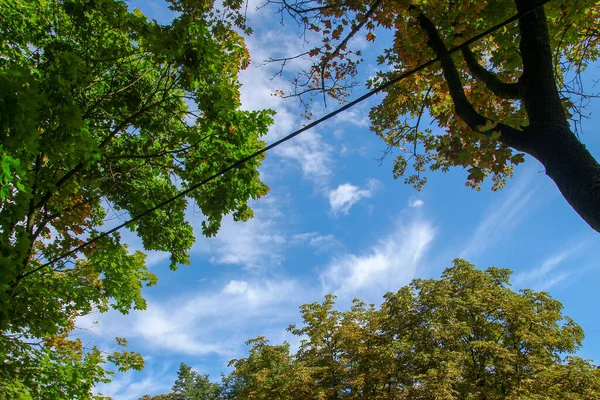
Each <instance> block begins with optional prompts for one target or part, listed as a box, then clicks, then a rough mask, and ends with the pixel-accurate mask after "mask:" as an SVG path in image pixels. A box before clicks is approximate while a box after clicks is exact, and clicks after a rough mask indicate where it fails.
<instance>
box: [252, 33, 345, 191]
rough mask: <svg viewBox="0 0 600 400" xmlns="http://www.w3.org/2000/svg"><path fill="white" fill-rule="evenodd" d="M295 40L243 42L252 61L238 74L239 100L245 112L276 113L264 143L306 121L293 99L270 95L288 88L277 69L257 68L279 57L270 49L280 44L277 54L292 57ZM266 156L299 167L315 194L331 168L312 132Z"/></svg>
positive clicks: (329, 155) (327, 148)
mask: <svg viewBox="0 0 600 400" xmlns="http://www.w3.org/2000/svg"><path fill="white" fill-rule="evenodd" d="M297 41H298V38H297V37H296V36H293V35H287V36H286V35H284V37H282V35H281V34H280V33H275V32H268V33H266V34H262V35H259V36H252V37H250V38H249V39H248V40H247V45H248V48H249V50H250V54H252V57H253V59H254V60H259V61H258V62H255V64H252V65H251V66H250V67H249V68H248V69H247V70H246V71H244V72H242V74H241V75H240V81H241V83H242V85H243V86H242V89H241V99H242V105H243V108H245V109H252V110H256V109H265V108H270V109H272V110H274V111H275V112H276V115H275V117H274V123H273V125H272V126H271V128H270V129H269V133H268V134H267V136H266V137H265V140H266V142H267V143H272V142H274V141H276V140H278V139H281V138H282V137H283V136H285V135H288V134H290V133H292V132H293V131H295V130H297V129H299V128H301V127H302V126H303V124H304V123H306V120H304V119H303V118H302V117H301V116H300V114H301V111H302V110H301V108H299V104H298V102H297V100H296V99H290V100H289V101H286V100H284V99H281V98H280V97H277V96H273V92H274V91H275V90H276V89H284V90H286V89H287V88H289V82H287V81H286V80H285V79H283V78H281V77H280V76H275V75H276V73H277V72H278V70H279V68H280V66H279V65H276V64H266V65H263V66H259V64H260V62H261V61H262V60H264V59H266V58H268V57H270V56H279V55H274V54H273V53H272V51H273V49H281V47H282V46H281V44H282V43H284V44H286V45H285V46H284V49H282V50H281V51H282V52H283V53H282V54H281V55H289V54H292V53H291V52H292V51H297V49H298V48H300V47H299V44H293V43H295V42H297ZM306 63H307V60H304V59H302V58H299V59H295V60H293V62H291V63H288V64H287V65H286V68H287V69H288V70H289V71H296V69H297V68H300V67H305V66H306ZM270 154H271V155H272V156H274V157H276V158H278V159H280V160H283V161H284V162H288V163H291V164H292V165H294V166H297V167H300V169H301V170H302V173H303V176H304V178H305V179H308V180H309V181H311V182H312V183H313V184H315V186H316V188H317V189H318V190H319V191H323V190H324V188H325V187H326V186H327V185H328V182H329V179H330V177H331V175H332V168H333V148H332V146H331V145H329V144H328V143H327V142H326V141H325V139H324V138H323V136H322V135H321V134H319V133H318V132H317V131H315V130H314V129H312V130H310V131H306V132H303V133H302V134H300V135H299V136H297V137H295V138H294V139H293V140H291V141H289V142H287V143H284V144H282V145H280V146H279V147H277V148H276V149H273V150H272V151H271V152H270Z"/></svg>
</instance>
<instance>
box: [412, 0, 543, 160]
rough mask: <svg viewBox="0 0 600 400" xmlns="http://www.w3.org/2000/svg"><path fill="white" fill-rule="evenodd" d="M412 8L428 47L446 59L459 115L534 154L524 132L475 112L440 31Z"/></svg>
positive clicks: (446, 72)
mask: <svg viewBox="0 0 600 400" xmlns="http://www.w3.org/2000/svg"><path fill="white" fill-rule="evenodd" d="M409 9H410V10H411V11H416V13H417V21H418V23H419V25H420V26H421V28H422V29H423V31H424V32H425V34H426V35H427V38H428V40H427V45H428V46H429V47H430V48H431V49H432V50H433V52H434V53H435V55H436V56H438V57H443V58H442V59H441V60H440V63H441V64H442V71H443V73H444V79H445V80H446V83H447V84H448V90H449V92H450V96H451V97H452V101H453V103H454V110H455V112H456V115H457V116H458V117H459V118H460V119H462V120H463V121H464V122H465V123H466V124H467V125H468V126H469V127H470V128H471V129H473V130H474V131H475V132H478V133H481V134H484V135H488V136H491V135H492V134H493V133H494V132H499V133H500V138H499V140H500V142H502V143H503V144H505V145H507V146H509V147H512V148H514V149H516V150H518V151H523V152H526V153H529V154H532V153H531V151H532V149H531V148H530V146H529V145H528V144H527V143H525V140H523V137H524V135H523V132H522V131H521V130H519V129H516V128H513V127H511V126H508V125H506V124H502V123H498V121H492V120H490V119H489V118H486V117H485V116H483V115H481V114H480V113H479V112H477V110H475V108H474V107H473V105H472V104H471V102H470V101H469V99H468V98H467V96H466V94H465V90H464V87H463V84H462V81H461V79H460V74H459V72H458V69H457V68H456V65H454V61H452V58H451V57H450V55H449V54H448V49H447V48H446V45H445V44H444V41H443V40H442V38H441V37H440V34H439V32H438V30H437V28H436V27H435V25H434V24H433V22H432V21H431V20H430V19H429V18H428V17H427V16H426V15H425V14H424V13H423V12H421V10H419V9H418V8H417V7H415V6H414V5H411V6H410V7H409Z"/></svg>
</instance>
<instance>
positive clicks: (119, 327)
mask: <svg viewBox="0 0 600 400" xmlns="http://www.w3.org/2000/svg"><path fill="white" fill-rule="evenodd" d="M307 293H308V291H306V290H300V287H299V285H298V283H297V282H296V281H293V280H286V279H280V280H273V279H260V280H259V279H256V278H254V279H252V280H250V279H249V280H243V279H236V280H230V281H229V282H227V283H225V284H223V285H222V286H221V288H220V289H217V290H209V291H202V292H201V293H198V292H197V291H195V292H188V293H185V294H182V295H180V296H175V297H171V298H168V299H164V298H161V300H160V301H159V300H158V299H154V298H149V299H148V306H147V309H146V310H145V311H134V312H132V313H131V314H129V315H128V316H123V315H121V314H118V313H116V312H109V313H107V314H102V315H99V316H96V319H98V321H99V324H98V325H97V327H95V328H94V331H95V332H96V333H98V334H100V335H103V336H106V337H108V336H115V335H118V336H125V337H127V338H129V339H130V340H140V341H141V342H142V343H145V345H146V346H148V348H151V349H153V351H156V349H163V350H166V351H168V352H169V353H170V354H173V355H177V354H179V355H194V356H204V355H217V356H220V357H222V358H224V359H225V360H228V359H230V358H232V357H235V356H239V355H240V354H241V353H242V351H243V348H244V346H243V343H244V342H245V341H246V340H247V339H248V338H249V337H252V336H253V335H256V334H258V333H259V332H260V331H262V330H265V329H268V328H269V327H270V326H272V325H273V324H275V325H277V326H278V328H279V329H281V326H280V325H285V323H289V321H290V320H294V317H295V316H296V314H297V306H298V304H301V302H302V301H303V300H304V299H305V297H303V296H306V295H307ZM232 322H235V324H236V326H237V327H238V328H237V329H233V330H232V329H231V324H232ZM83 324H85V322H83Z"/></svg>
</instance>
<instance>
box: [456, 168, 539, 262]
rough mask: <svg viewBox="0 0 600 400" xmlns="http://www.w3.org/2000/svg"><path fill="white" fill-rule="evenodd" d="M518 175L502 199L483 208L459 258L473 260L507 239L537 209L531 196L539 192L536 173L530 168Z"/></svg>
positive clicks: (534, 197)
mask: <svg viewBox="0 0 600 400" xmlns="http://www.w3.org/2000/svg"><path fill="white" fill-rule="evenodd" d="M520 172H521V174H520V175H519V177H518V178H516V181H515V182H513V183H512V185H511V186H510V187H509V188H508V189H507V190H506V192H505V193H502V194H503V196H502V198H501V199H500V200H498V201H496V202H494V203H493V204H492V205H491V206H490V207H488V208H487V210H486V211H485V214H484V217H483V219H482V220H481V222H480V223H479V225H478V226H477V228H476V229H475V231H474V232H473V234H472V235H471V237H470V238H469V240H468V241H467V244H466V245H465V247H464V249H463V251H462V252H461V257H463V258H470V257H473V256H474V255H476V254H479V253H481V252H482V251H484V250H485V249H487V248H488V247H490V246H492V245H494V244H496V243H498V242H499V241H500V240H502V239H503V238H506V237H509V234H510V233H511V232H512V231H514V230H515V229H516V228H517V227H518V226H519V225H520V224H521V223H522V222H523V221H524V220H525V219H526V218H527V217H528V216H530V215H532V214H533V211H534V210H536V209H538V206H539V203H538V202H537V201H536V200H535V199H536V196H534V194H535V192H536V190H538V189H539V188H540V186H541V180H540V179H536V178H537V176H536V173H535V171H534V169H533V168H531V167H530V168H529V169H524V170H522V171H520ZM537 198H538V199H539V196H538V197H537Z"/></svg>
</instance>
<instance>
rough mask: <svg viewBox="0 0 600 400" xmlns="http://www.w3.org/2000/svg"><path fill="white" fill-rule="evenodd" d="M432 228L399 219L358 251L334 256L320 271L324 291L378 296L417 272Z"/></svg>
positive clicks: (415, 221) (342, 294)
mask: <svg viewBox="0 0 600 400" xmlns="http://www.w3.org/2000/svg"><path fill="white" fill-rule="evenodd" d="M435 235H436V230H435V228H434V227H433V226H432V224H431V223H430V222H428V221H423V220H418V219H414V220H412V221H409V222H404V221H399V222H398V224H397V227H396V229H395V230H394V231H393V232H392V233H391V234H389V235H388V236H386V237H384V238H383V239H380V240H379V241H378V242H377V243H375V244H373V246H372V247H371V248H369V249H368V250H367V251H365V252H363V253H362V254H358V255H356V254H348V255H344V256H342V257H339V258H336V259H334V260H333V262H331V263H330V265H329V266H328V267H327V268H326V269H325V271H324V272H323V273H322V274H321V276H320V278H321V283H322V287H323V289H324V291H325V292H333V293H335V294H336V295H338V296H340V297H342V298H346V297H361V296H358V294H359V293H361V294H363V297H361V298H363V299H364V296H368V297H369V296H370V297H375V298H380V297H381V295H382V294H383V293H384V292H386V291H389V290H397V289H398V288H399V287H400V286H402V285H405V284H407V283H408V282H409V281H410V280H411V279H412V278H414V277H415V276H416V274H417V270H418V268H419V267H420V266H421V261H422V260H423V258H424V256H425V253H426V251H427V249H428V247H429V245H430V244H431V242H432V241H433V239H434V238H435Z"/></svg>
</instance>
